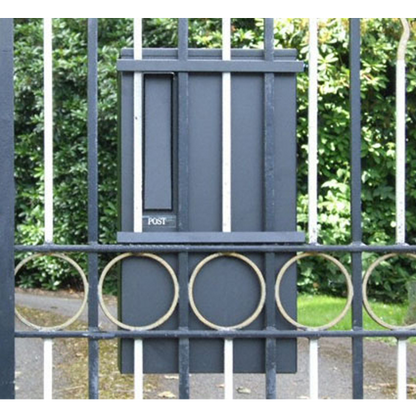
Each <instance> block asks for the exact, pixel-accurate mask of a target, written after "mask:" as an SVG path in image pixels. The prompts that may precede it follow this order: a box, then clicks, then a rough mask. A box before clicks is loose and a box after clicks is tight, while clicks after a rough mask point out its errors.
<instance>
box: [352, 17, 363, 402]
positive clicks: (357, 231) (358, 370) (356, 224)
mask: <svg viewBox="0 0 416 416" xmlns="http://www.w3.org/2000/svg"><path fill="white" fill-rule="evenodd" d="M360 38H361V36H360V19H356V18H355V19H350V120H351V121H350V122H351V225H352V227H351V239H352V243H353V244H361V241H362V226H361V90H360V86H361V84H360V46H361V45H360V43H361V42H360ZM351 261H352V279H353V287H354V298H353V303H352V320H353V322H352V325H353V328H354V330H357V331H359V330H362V328H363V308H362V302H363V299H362V291H361V284H362V253H360V252H357V253H352V254H351ZM363 353H364V351H363V339H362V338H353V339H352V355H353V366H352V371H353V398H354V399H362V398H363V396H364V377H363V373H364V365H363Z"/></svg>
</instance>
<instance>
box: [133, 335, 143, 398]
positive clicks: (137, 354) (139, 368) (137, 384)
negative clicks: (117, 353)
mask: <svg viewBox="0 0 416 416" xmlns="http://www.w3.org/2000/svg"><path fill="white" fill-rule="evenodd" d="M134 398H135V400H142V399H143V340H142V339H141V338H138V339H135V340H134Z"/></svg>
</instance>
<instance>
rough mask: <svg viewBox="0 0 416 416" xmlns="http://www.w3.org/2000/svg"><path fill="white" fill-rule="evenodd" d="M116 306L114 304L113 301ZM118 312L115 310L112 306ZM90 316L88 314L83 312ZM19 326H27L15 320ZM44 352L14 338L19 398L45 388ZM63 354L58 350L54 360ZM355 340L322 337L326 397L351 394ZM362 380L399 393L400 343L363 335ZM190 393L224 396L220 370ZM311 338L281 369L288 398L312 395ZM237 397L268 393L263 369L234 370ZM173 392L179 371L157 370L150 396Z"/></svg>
mask: <svg viewBox="0 0 416 416" xmlns="http://www.w3.org/2000/svg"><path fill="white" fill-rule="evenodd" d="M16 304H17V305H20V306H26V307H29V308H33V309H37V310H43V311H49V312H53V313H55V314H60V315H62V316H63V317H67V316H71V315H73V314H74V311H76V310H78V308H79V305H80V299H79V297H78V296H64V297H62V296H57V295H56V294H55V295H53V296H51V295H45V294H42V293H41V292H35V293H28V294H26V293H23V292H22V291H20V290H18V291H17V293H16ZM113 308H114V309H115V305H113ZM114 313H115V312H114ZM81 319H83V320H86V314H84V315H83V317H82V318H81ZM100 324H101V326H102V327H103V328H106V327H107V326H108V321H107V319H106V318H105V317H104V316H101V317H100ZM16 328H17V329H19V330H24V329H25V327H24V326H23V325H22V324H21V323H20V322H16ZM42 357H43V352H42V341H41V340H37V339H16V386H17V392H16V396H17V398H20V399H27V398H31V399H36V398H41V397H42V394H43V386H42V380H43V369H42V365H43V364H42V363H43V358H42ZM59 360H60V357H59V355H58V354H55V356H54V364H55V365H57V364H59ZM351 363H352V360H351V340H350V339H344V338H327V339H321V340H320V342H319V397H320V398H327V399H350V398H351V397H352V388H351V385H352V382H351V380H352V370H351V369H352V366H351ZM364 363H365V368H364V380H365V392H364V393H365V398H366V399H392V398H394V397H395V379H396V348H395V346H394V345H390V344H388V343H385V342H380V341H375V340H365V342H364ZM190 379H191V398H195V399H220V398H222V397H223V386H222V383H223V377H222V375H220V374H219V375H201V374H192V375H191V377H190ZM308 380H309V378H308V342H307V340H305V339H300V340H299V342H298V372H297V373H296V374H289V375H280V374H279V375H277V392H278V393H277V395H278V398H284V399H303V398H307V397H308V389H309V387H308ZM408 383H409V391H410V393H411V396H412V397H415V395H416V386H415V384H416V346H415V345H410V344H409V348H408ZM64 387H65V380H64V379H63V378H62V375H61V374H59V371H58V370H56V371H55V372H54V388H56V389H57V390H59V389H60V388H64ZM234 387H235V394H234V397H235V398H236V399H261V398H264V390H265V377H264V375H254V374H253V375H250V374H236V375H234ZM163 392H171V393H173V394H174V395H175V396H176V397H178V377H177V376H172V375H169V376H163V375H161V376H158V390H157V391H155V392H153V393H152V394H151V397H152V398H159V397H160V395H162V396H163V394H161V393H163Z"/></svg>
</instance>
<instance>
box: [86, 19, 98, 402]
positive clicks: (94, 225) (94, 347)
mask: <svg viewBox="0 0 416 416" xmlns="http://www.w3.org/2000/svg"><path fill="white" fill-rule="evenodd" d="M97 101H98V19H88V242H89V243H90V244H96V243H98V110H97ZM88 283H89V292H88V327H89V330H90V331H98V330H99V328H98V324H99V317H98V289H97V287H98V255H97V254H96V253H90V254H88ZM88 381H89V384H88V387H89V398H90V399H98V397H99V342H98V341H97V340H92V339H90V340H89V341H88Z"/></svg>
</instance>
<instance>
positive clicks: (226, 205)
mask: <svg viewBox="0 0 416 416" xmlns="http://www.w3.org/2000/svg"><path fill="white" fill-rule="evenodd" d="M222 59H223V60H231V19H230V18H223V19H222ZM222 231H223V232H230V231H231V74H230V73H229V72H224V73H223V74H222ZM233 390H234V387H233V340H232V339H224V398H225V399H232V398H233Z"/></svg>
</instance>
